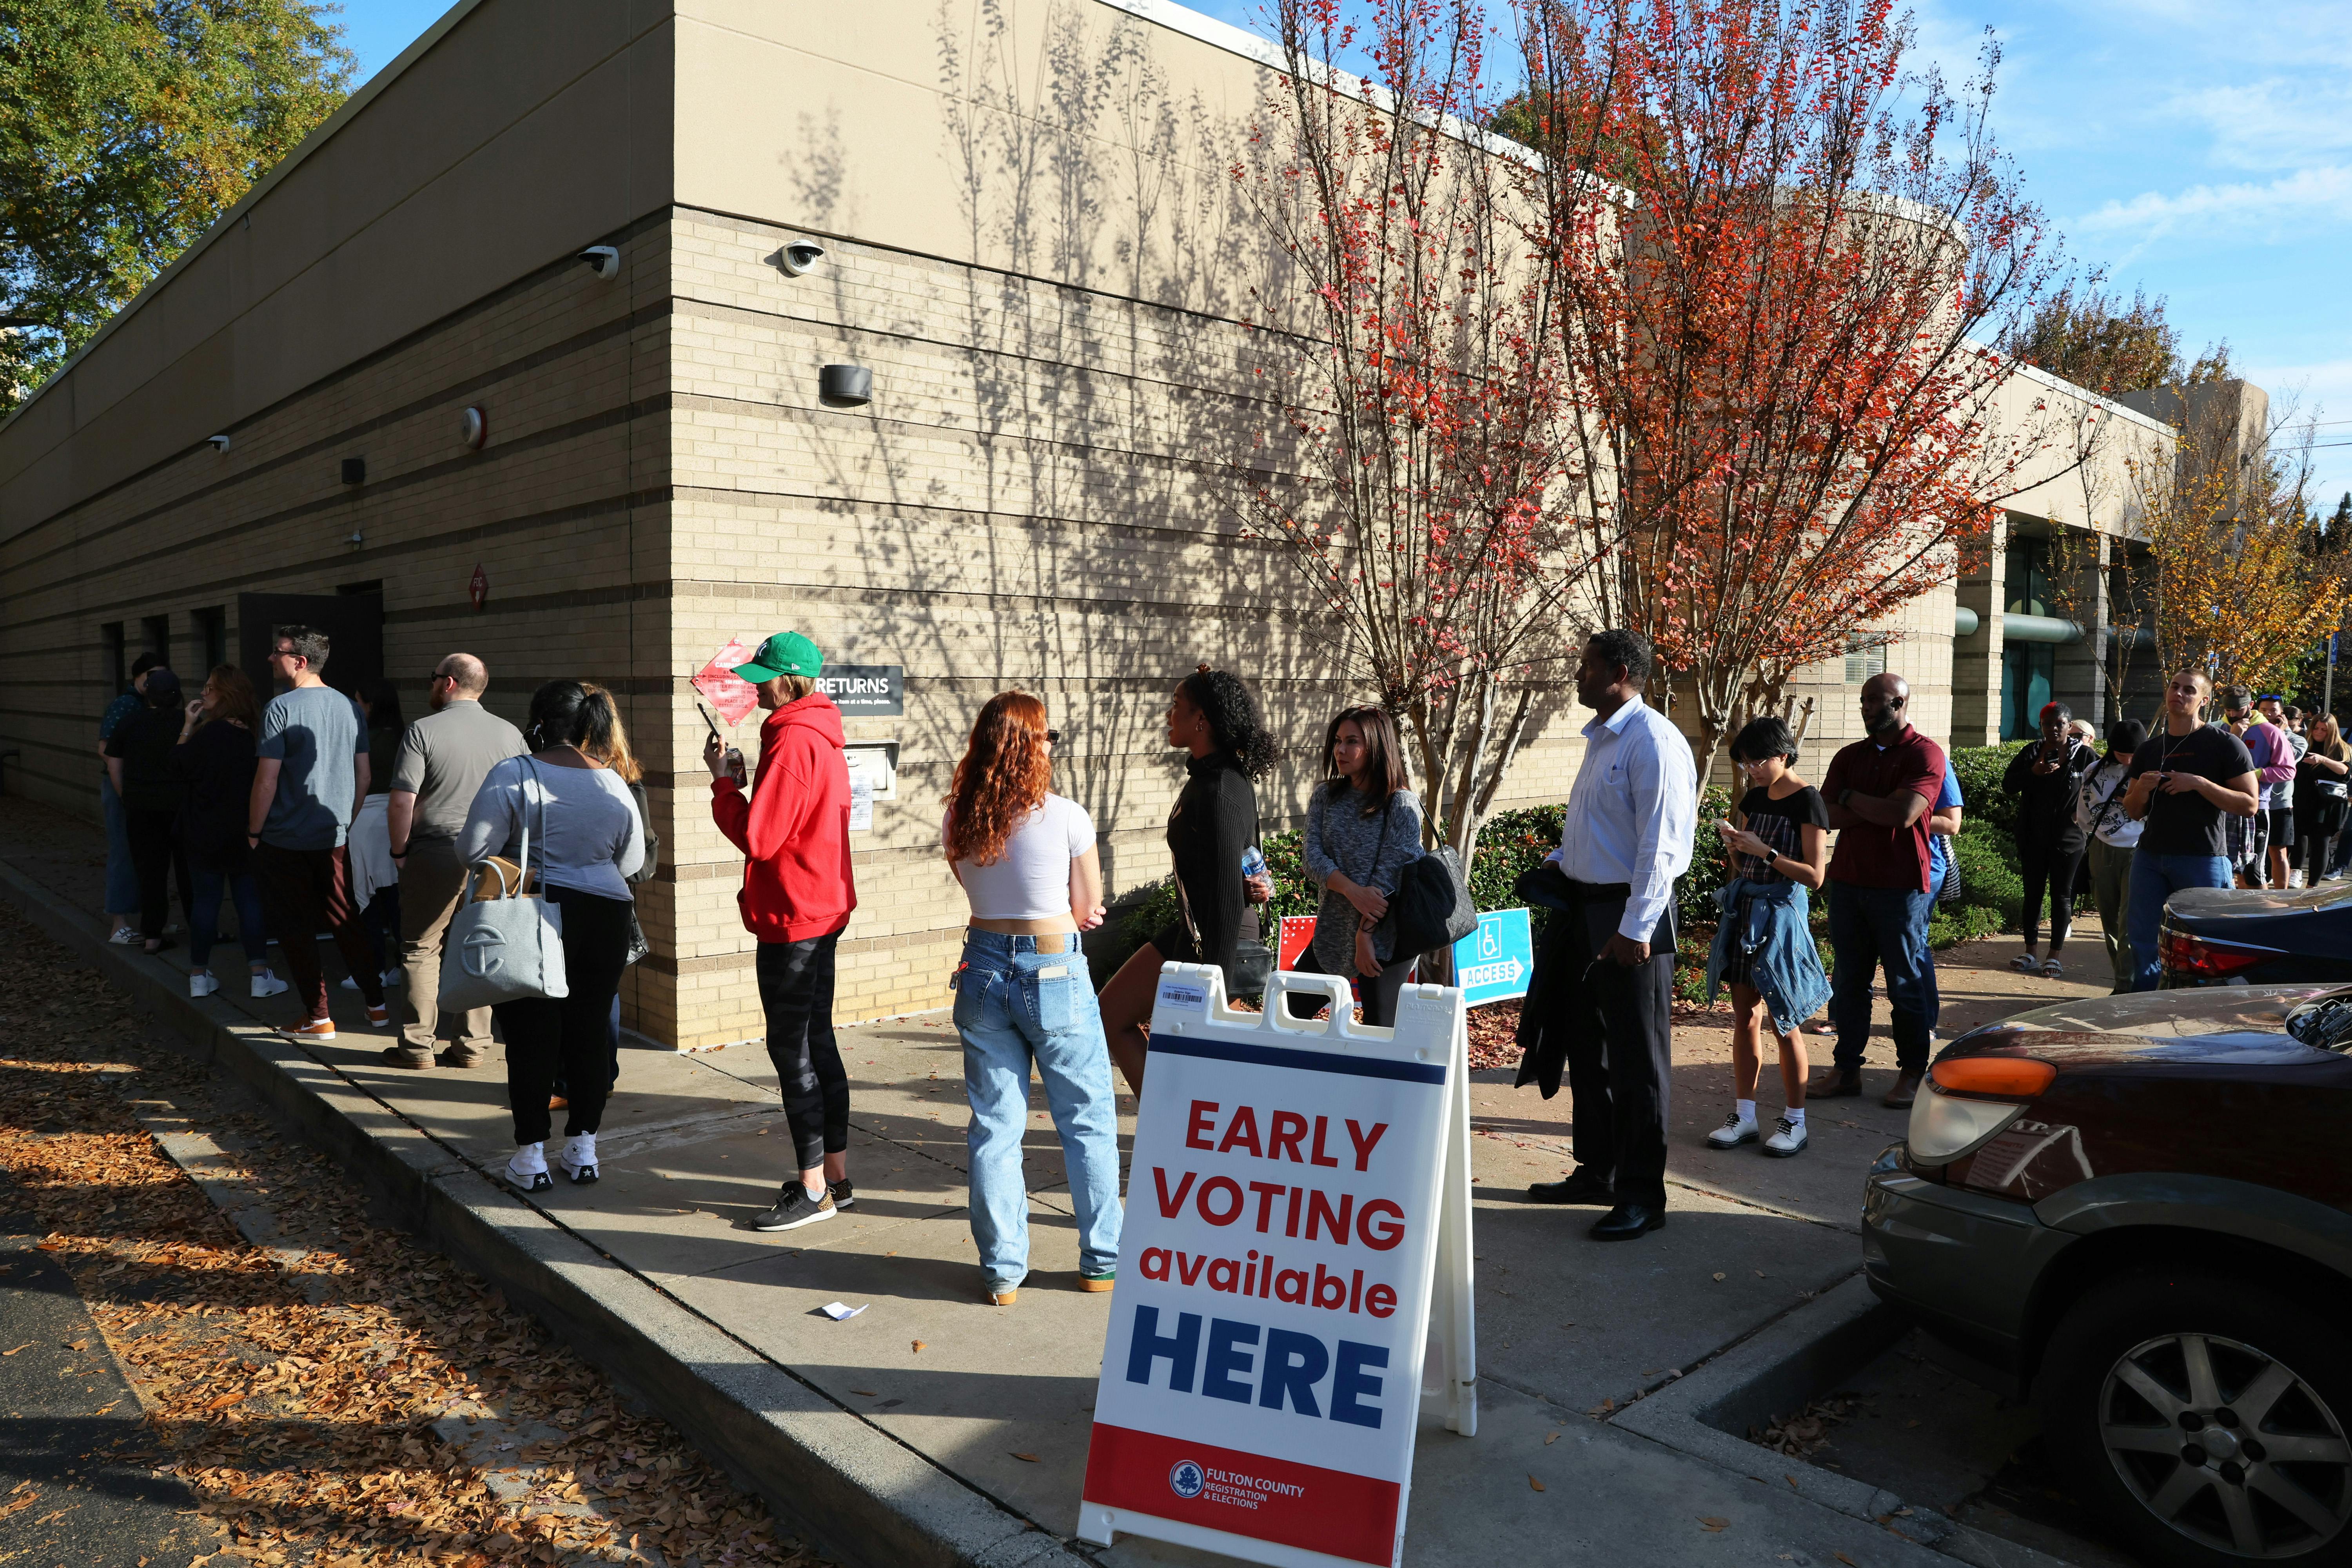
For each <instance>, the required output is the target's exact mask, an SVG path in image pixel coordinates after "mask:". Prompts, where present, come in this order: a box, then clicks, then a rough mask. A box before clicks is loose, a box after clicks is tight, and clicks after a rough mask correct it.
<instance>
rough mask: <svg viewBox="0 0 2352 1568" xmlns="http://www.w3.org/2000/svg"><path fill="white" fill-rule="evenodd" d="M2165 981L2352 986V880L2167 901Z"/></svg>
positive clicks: (2189, 891) (2186, 894)
mask: <svg viewBox="0 0 2352 1568" xmlns="http://www.w3.org/2000/svg"><path fill="white" fill-rule="evenodd" d="M2161 929H2162V935H2161V937H2160V939H2159V941H2158V952H2160V953H2161V954H2162V956H2163V960H2164V984H2166V985H2168V986H2177V987H2181V988H2186V987H2189V986H2195V985H2291V984H2304V983H2305V982H2307V981H2331V980H2332V981H2338V982H2341V983H2343V984H2352V883H2344V882H2330V883H2326V884H2325V885H2324V886H2321V887H2317V888H2292V889H2287V890H2285V891H2284V892H2273V891H2270V890H2268V889H2243V888H2184V889H2181V890H2180V891H2179V892H2177V893H2175V894H2173V895H2172V897H2171V898H2170V899H2168V900H2166V901H2165V906H2164V924H2163V927H2162V928H2161Z"/></svg>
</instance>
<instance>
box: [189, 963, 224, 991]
mask: <svg viewBox="0 0 2352 1568" xmlns="http://www.w3.org/2000/svg"><path fill="white" fill-rule="evenodd" d="M219 992H220V982H219V981H217V980H215V979H214V978H213V977H212V975H211V973H209V972H207V971H205V970H202V969H199V970H196V971H194V972H193V973H190V974H189V976H188V994H189V995H191V996H213V995H217V994H219Z"/></svg>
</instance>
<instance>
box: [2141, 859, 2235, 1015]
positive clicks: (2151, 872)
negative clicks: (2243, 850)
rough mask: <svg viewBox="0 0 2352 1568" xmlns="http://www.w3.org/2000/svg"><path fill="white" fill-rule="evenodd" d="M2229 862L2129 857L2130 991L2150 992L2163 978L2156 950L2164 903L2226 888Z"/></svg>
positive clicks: (2159, 958) (2161, 958)
mask: <svg viewBox="0 0 2352 1568" xmlns="http://www.w3.org/2000/svg"><path fill="white" fill-rule="evenodd" d="M2229 885H2230V861H2229V858H2228V857H2226V856H2221V855H2151V854H2149V853H2148V852H2147V850H2146V849H2140V850H2137V851H2135V852H2134V853H2133V855H2132V863H2131V888H2130V889H2129V892H2128V895H2127V896H2128V898H2129V899H2130V908H2131V945H2132V989H2133V990H2135V991H2153V990H2155V989H2156V987H2157V983H2158V981H2160V980H2162V979H2163V978H2164V957H2163V954H2162V953H2161V952H2159V951H2158V948H2157V945H2156V944H2157V941H2158V937H2159V936H2160V935H2161V934H2162V927H2163V924H2164V900H2167V899H2168V898H2170V897H2172V895H2173V894H2174V893H2176V892H2178V891H2179V890H2180V889H2183V888H2226V887H2228V886H2229Z"/></svg>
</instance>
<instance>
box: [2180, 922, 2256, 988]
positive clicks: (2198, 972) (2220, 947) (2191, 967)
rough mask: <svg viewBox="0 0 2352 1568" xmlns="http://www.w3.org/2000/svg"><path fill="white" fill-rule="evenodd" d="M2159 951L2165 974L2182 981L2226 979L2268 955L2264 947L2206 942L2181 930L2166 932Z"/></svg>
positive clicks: (2249, 967) (2250, 967)
mask: <svg viewBox="0 0 2352 1568" xmlns="http://www.w3.org/2000/svg"><path fill="white" fill-rule="evenodd" d="M2162 948H2163V953H2164V969H2165V973H2168V974H2177V975H2179V976H2180V977H2181V978H2182V979H2185V980H2222V979H2226V978H2228V977H2229V976H2230V975H2232V974H2235V973H2238V972H2239V971H2241V970H2246V969H2252V967H2253V966H2254V965H2256V964H2257V963H2261V962H2262V961H2263V960H2264V959H2265V958H2268V957H2270V956H2271V952H2270V950H2269V949H2267V948H2259V947H2238V946H2235V945H2233V944H2231V943H2230V942H2209V941H2207V940H2206V939H2205V938H2203V937H2201V936H2191V935H2189V933H2188V932H2187V931H2166V932H2165V933H2164V942H2163V944H2162Z"/></svg>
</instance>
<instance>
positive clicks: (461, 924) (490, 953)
mask: <svg viewBox="0 0 2352 1568" xmlns="http://www.w3.org/2000/svg"><path fill="white" fill-rule="evenodd" d="M523 765H524V766H525V767H526V768H529V769H530V776H529V777H528V778H527V779H525V780H524V782H523V786H522V789H523V817H522V854H521V857H520V875H519V876H517V877H516V878H515V879H513V881H512V883H511V884H509V881H508V879H507V876H506V869H505V868H504V867H503V866H502V865H500V864H499V863H498V861H497V860H496V858H491V859H487V860H482V861H479V862H478V863H477V864H475V865H474V866H473V867H472V868H470V870H469V871H468V872H467V879H466V892H465V896H464V897H463V898H462V899H461V900H459V901H458V904H457V913H456V914H455V915H454V916H452V917H451V918H450V921H449V930H448V934H447V935H446V936H445V937H444V938H443V939H442V944H441V1010H442V1011H443V1012H445V1013H452V1012H470V1011H471V1010H473V1009H474V1008H476V1007H491V1006H496V1005H498V1004H499V1003H500V1002H518V1001H521V1000H523V999H525V998H527V997H533V996H539V997H558V996H563V995H566V994H569V993H570V991H571V986H570V985H569V984H567V983H566V981H565V979H564V974H563V910H562V906H561V905H558V904H554V903H551V902H550V901H549V900H546V899H543V898H541V896H540V895H539V893H538V892H537V891H536V890H532V889H531V888H530V807H531V801H532V797H533V796H534V795H536V796H537V797H538V803H539V812H540V826H541V828H542V829H544V828H545V827H546V826H547V792H546V790H545V789H544V788H543V787H542V786H541V784H540V782H539V769H538V766H537V765H536V764H535V763H531V762H530V760H529V759H528V758H526V759H524V763H523ZM485 876H489V877H494V878H496V879H497V882H498V886H497V888H496V889H495V890H491V889H484V888H483V887H482V880H483V879H484V877H485Z"/></svg>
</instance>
